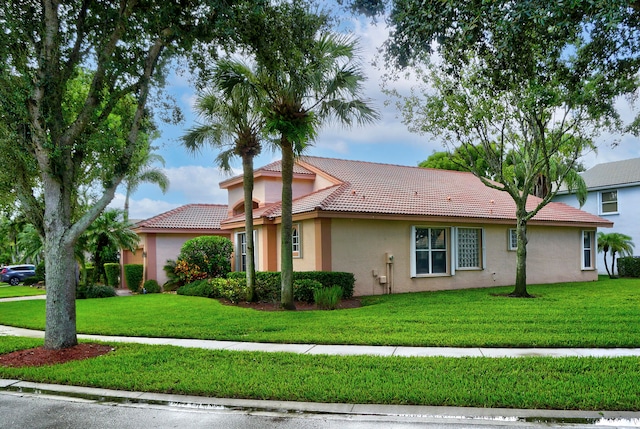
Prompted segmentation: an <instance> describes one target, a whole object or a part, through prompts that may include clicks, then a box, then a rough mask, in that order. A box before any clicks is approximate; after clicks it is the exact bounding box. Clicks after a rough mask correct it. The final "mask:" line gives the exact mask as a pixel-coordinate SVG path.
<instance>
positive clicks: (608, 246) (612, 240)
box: [598, 232, 635, 279]
mask: <svg viewBox="0 0 640 429" xmlns="http://www.w3.org/2000/svg"><path fill="white" fill-rule="evenodd" d="M634 247H635V245H634V244H633V241H631V237H630V236H628V235H626V234H622V233H619V232H610V233H608V234H605V233H602V232H599V233H598V250H599V251H601V252H603V253H604V267H605V268H606V270H607V274H609V278H612V279H613V278H615V270H616V265H615V264H616V254H618V253H619V254H620V256H627V255H632V254H633V248H634ZM609 251H611V271H609V266H608V265H607V252H609Z"/></svg>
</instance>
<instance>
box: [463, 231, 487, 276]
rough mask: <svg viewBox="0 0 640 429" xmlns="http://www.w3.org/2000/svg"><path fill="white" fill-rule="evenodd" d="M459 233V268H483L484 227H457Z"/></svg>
mask: <svg viewBox="0 0 640 429" xmlns="http://www.w3.org/2000/svg"><path fill="white" fill-rule="evenodd" d="M457 233H458V234H457V238H458V240H457V242H458V246H457V255H458V258H457V259H458V263H457V268H458V269H479V268H482V229H481V228H457Z"/></svg>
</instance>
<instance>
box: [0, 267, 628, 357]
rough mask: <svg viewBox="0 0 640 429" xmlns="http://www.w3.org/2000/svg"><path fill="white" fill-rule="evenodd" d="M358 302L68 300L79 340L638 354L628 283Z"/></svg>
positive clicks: (24, 313)
mask: <svg viewBox="0 0 640 429" xmlns="http://www.w3.org/2000/svg"><path fill="white" fill-rule="evenodd" d="M510 291H511V287H503V288H489V289H468V290H458V291H441V292H423V293H409V294H397V295H381V296H372V297H364V298H363V304H364V306H363V307H361V308H357V309H350V310H339V311H298V312H284V311H279V312H261V311H256V310H251V309H246V308H238V307H232V306H224V305H221V304H220V303H219V302H218V301H216V300H212V299H207V298H198V297H188V296H178V295H170V294H149V295H137V296H130V297H115V298H105V299H90V300H79V301H77V329H78V332H80V333H87V334H102V335H129V336H149V337H174V338H198V339H218V340H233V341H257V342H275V343H311V344H360V345H396V346H448V347H454V346H455V347H640V324H639V323H637V321H638V320H640V305H638V302H640V287H639V282H638V280H637V279H616V280H609V279H607V280H601V281H598V282H586V283H562V284H552V285H532V286H529V291H530V293H532V294H534V295H535V296H536V298H534V299H515V298H506V297H504V296H503V294H505V293H508V292H510ZM0 324H6V325H12V326H19V327H25V328H31V329H44V326H45V302H44V301H39V300H38V301H21V302H4V303H0Z"/></svg>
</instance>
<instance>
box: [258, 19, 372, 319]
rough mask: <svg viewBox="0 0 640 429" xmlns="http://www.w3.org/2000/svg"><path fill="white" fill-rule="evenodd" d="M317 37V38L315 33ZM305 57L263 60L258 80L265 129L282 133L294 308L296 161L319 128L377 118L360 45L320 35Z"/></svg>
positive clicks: (284, 301)
mask: <svg viewBox="0 0 640 429" xmlns="http://www.w3.org/2000/svg"><path fill="white" fill-rule="evenodd" d="M314 36H315V33H314ZM301 42H302V43H305V44H306V45H305V51H304V54H303V55H300V54H299V52H298V55H291V56H290V57H291V58H293V59H294V60H292V61H283V62H277V61H266V62H264V63H261V61H260V59H261V58H260V57H258V59H257V60H258V64H259V78H258V81H259V82H260V83H261V85H263V87H264V89H265V93H266V94H267V105H266V128H267V130H268V131H269V132H273V133H277V134H278V135H279V139H278V140H277V142H276V144H277V145H278V146H279V148H280V150H281V152H282V223H281V243H282V245H281V255H280V257H281V263H280V265H281V276H282V284H281V287H282V290H281V305H282V307H283V308H284V309H287V310H295V304H294V302H293V254H292V223H293V222H292V204H293V203H292V182H293V165H294V161H295V158H296V157H297V156H299V155H300V154H301V153H302V152H303V151H304V149H305V148H306V147H307V145H308V144H310V143H311V142H312V141H313V140H314V139H315V137H316V135H317V132H318V128H319V127H320V125H321V124H322V123H324V122H325V121H327V120H330V119H335V120H337V121H338V122H339V123H341V124H343V125H347V126H348V125H351V124H352V123H353V122H354V121H355V122H357V123H358V124H366V123H370V122H373V121H374V120H376V119H377V118H378V113H377V112H376V111H375V110H374V109H373V108H372V107H371V106H370V105H369V103H368V101H367V100H363V99H362V98H361V92H362V86H361V84H362V81H363V80H364V73H363V70H362V68H361V67H360V65H359V63H358V58H357V55H356V54H357V43H356V42H355V41H354V40H353V39H351V38H350V37H349V36H344V35H337V34H333V33H328V32H326V33H320V34H319V35H318V37H314V38H313V39H312V41H309V40H303V41H301Z"/></svg>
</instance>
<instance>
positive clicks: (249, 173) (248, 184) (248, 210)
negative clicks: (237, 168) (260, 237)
mask: <svg viewBox="0 0 640 429" xmlns="http://www.w3.org/2000/svg"><path fill="white" fill-rule="evenodd" d="M242 173H243V178H242V180H243V186H244V217H245V229H246V240H247V288H248V289H249V296H248V297H247V299H248V300H249V302H253V301H255V300H256V298H257V297H256V267H255V256H254V255H255V250H254V243H253V157H252V156H250V155H244V156H243V157H242Z"/></svg>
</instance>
